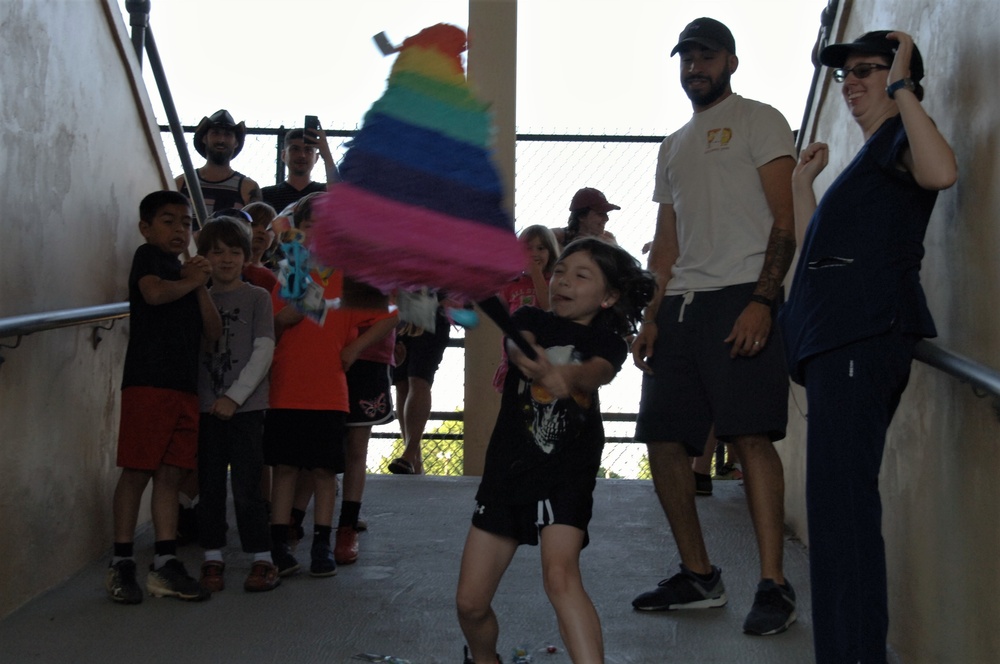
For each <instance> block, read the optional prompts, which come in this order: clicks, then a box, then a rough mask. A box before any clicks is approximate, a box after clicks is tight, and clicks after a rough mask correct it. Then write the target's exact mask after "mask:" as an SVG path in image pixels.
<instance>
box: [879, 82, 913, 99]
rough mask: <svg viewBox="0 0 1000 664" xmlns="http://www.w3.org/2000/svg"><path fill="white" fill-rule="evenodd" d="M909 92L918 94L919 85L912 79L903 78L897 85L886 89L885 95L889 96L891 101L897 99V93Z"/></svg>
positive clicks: (894, 84)
mask: <svg viewBox="0 0 1000 664" xmlns="http://www.w3.org/2000/svg"><path fill="white" fill-rule="evenodd" d="M904 88H905V89H906V90H909V91H910V92H916V90H917V84H916V83H914V82H913V79H912V78H901V79H899V80H898V81H896V82H895V83H893V84H891V85H890V86H889V87H887V88H886V89H885V93H886V94H887V95H889V99H895V98H896V91H897V90H902V89H904Z"/></svg>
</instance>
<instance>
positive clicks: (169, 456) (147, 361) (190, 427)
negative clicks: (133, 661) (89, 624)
mask: <svg viewBox="0 0 1000 664" xmlns="http://www.w3.org/2000/svg"><path fill="white" fill-rule="evenodd" d="M139 232H140V233H142V235H143V237H144V238H146V243H145V244H143V245H142V246H141V247H139V248H138V249H137V250H136V252H135V256H134V257H133V259H132V270H131V272H130V274H129V280H128V285H129V287H128V290H129V313H130V319H131V331H130V335H129V342H128V350H127V351H126V353H125V370H124V375H123V378H122V403H121V425H120V427H119V432H118V465H119V466H120V467H121V469H122V472H121V476H120V477H119V478H118V485H117V487H116V488H115V495H114V503H113V509H114V529H115V533H114V554H113V556H112V559H111V565H110V566H109V567H108V574H107V582H106V587H107V590H108V595H109V596H110V597H111V599H112V600H114V601H116V602H121V603H123V604H138V603H139V602H141V601H142V590H141V589H140V588H139V584H138V583H137V582H136V574H135V572H136V566H135V558H134V539H135V527H136V522H137V520H138V517H139V505H140V502H141V500H142V494H143V492H145V490H146V485H147V484H149V481H150V480H152V481H153V496H152V503H151V512H152V519H153V529H154V531H155V536H156V543H155V556H154V559H153V565H152V566H151V570H150V573H149V576H148V577H147V578H146V590H147V591H149V593H150V594H152V595H155V596H159V597H162V596H171V597H179V598H180V599H186V600H202V599H207V598H208V597H209V595H210V594H209V593H208V592H207V591H205V590H203V589H202V588H201V586H200V585H199V584H198V581H197V580H195V579H193V578H191V576H190V575H188V573H187V571H186V570H185V569H184V564H183V563H181V561H180V560H178V559H177V557H176V552H177V539H176V538H177V493H178V487H179V486H180V484H181V481H182V480H184V478H185V477H187V475H188V473H189V472H190V471H191V470H192V469H194V467H195V460H196V458H197V451H198V353H199V350H200V347H201V339H202V337H203V336H204V337H205V338H206V339H208V340H209V341H215V340H216V339H218V338H219V337H220V336H221V334H222V321H221V320H220V318H219V312H218V310H216V308H215V305H214V304H213V303H212V298H211V297H210V296H209V294H208V290H207V289H206V288H205V285H206V283H208V279H209V276H210V275H211V266H210V265H209V263H208V260H207V259H206V258H205V257H203V256H195V257H193V258H191V259H190V260H188V261H187V262H185V263H183V264H182V263H181V261H180V256H181V254H183V253H184V252H185V251H187V249H188V246H189V245H190V243H191V207H190V204H189V203H188V200H187V198H185V197H184V195H183V194H180V193H178V192H176V191H157V192H153V193H152V194H149V195H148V196H146V197H145V198H143V199H142V202H141V203H140V205H139Z"/></svg>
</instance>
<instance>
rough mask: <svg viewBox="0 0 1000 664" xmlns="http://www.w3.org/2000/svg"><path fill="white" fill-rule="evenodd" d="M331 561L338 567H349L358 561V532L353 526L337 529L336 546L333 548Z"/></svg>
mask: <svg viewBox="0 0 1000 664" xmlns="http://www.w3.org/2000/svg"><path fill="white" fill-rule="evenodd" d="M333 559H334V560H336V561H337V564H338V565H350V564H351V563H353V562H355V561H356V560H357V559H358V531H357V530H355V529H354V527H353V526H341V527H340V528H337V544H336V546H334V547H333Z"/></svg>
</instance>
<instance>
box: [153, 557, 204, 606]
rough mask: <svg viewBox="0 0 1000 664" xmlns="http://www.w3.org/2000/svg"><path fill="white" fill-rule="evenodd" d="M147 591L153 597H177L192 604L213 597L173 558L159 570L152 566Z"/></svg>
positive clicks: (182, 564)
mask: <svg viewBox="0 0 1000 664" xmlns="http://www.w3.org/2000/svg"><path fill="white" fill-rule="evenodd" d="M146 590H147V591H149V594H150V595H152V596H153V597H176V598H178V599H184V600H188V601H191V602H200V601H202V600H205V599H208V598H209V597H211V596H212V593H211V592H210V591H209V590H206V589H205V588H202V587H201V584H200V583H198V580H197V579H195V578H192V577H191V575H190V574H188V573H187V570H186V569H184V563H182V562H181V561H180V560H178V559H177V558H171V559H170V560H168V561H167V562H165V563H163V565H162V566H161V567H159V568H157V569H152V565H150V572H149V576H147V577H146Z"/></svg>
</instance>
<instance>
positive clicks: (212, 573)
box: [199, 560, 226, 593]
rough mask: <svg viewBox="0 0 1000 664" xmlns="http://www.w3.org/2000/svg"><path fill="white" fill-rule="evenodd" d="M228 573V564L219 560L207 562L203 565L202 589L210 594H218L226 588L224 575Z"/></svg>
mask: <svg viewBox="0 0 1000 664" xmlns="http://www.w3.org/2000/svg"><path fill="white" fill-rule="evenodd" d="M225 571H226V564H225V563H224V562H221V561H219V560H206V561H205V562H203V563H202V564H201V580H200V581H199V583H200V584H201V587H202V588H204V589H205V590H207V591H208V592H210V593H217V592H219V591H220V590H222V589H224V588H225V587H226V581H225V579H224V578H223V576H222V574H223V572H225Z"/></svg>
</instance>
